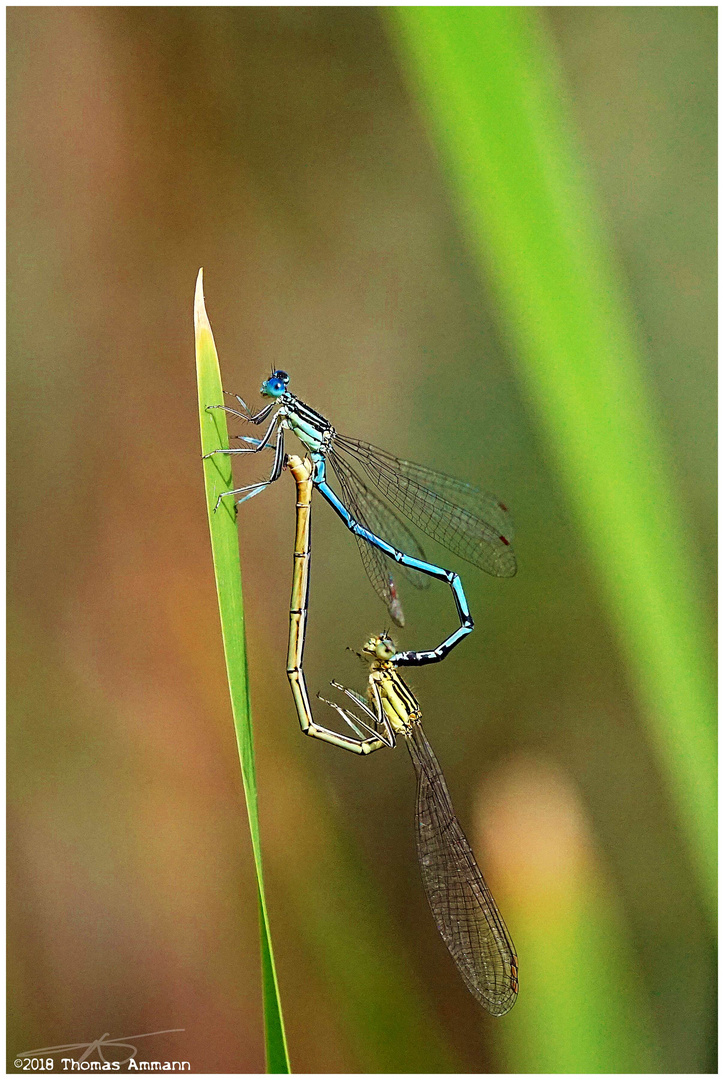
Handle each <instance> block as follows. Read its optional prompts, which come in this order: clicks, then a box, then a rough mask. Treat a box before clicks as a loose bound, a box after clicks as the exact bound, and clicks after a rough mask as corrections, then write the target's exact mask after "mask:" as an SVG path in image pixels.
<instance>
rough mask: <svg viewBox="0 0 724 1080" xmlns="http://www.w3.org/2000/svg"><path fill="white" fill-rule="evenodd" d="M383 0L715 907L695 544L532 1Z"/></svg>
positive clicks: (708, 702)
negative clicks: (402, 2) (416, 2)
mask: <svg viewBox="0 0 724 1080" xmlns="http://www.w3.org/2000/svg"><path fill="white" fill-rule="evenodd" d="M386 10H387V11H388V12H389V14H390V17H391V18H390V22H391V25H392V28H393V30H394V36H395V38H396V41H397V42H398V45H399V48H400V52H401V56H402V58H403V62H404V65H405V67H406V68H407V69H408V71H409V74H410V76H411V79H412V82H413V83H414V86H415V88H416V89H417V90H418V91H419V92H420V95H421V98H422V101H423V103H424V105H425V107H426V109H427V111H428V113H429V117H430V120H431V124H432V129H433V132H434V134H435V136H436V140H437V144H438V146H439V149H440V151H441V154H442V159H443V162H444V164H445V165H446V166H447V168H448V173H449V178H450V182H451V184H452V187H453V190H454V193H455V195H456V196H457V200H458V206H459V210H460V214H461V217H462V219H463V222H464V227H465V236H466V237H467V239H468V242H469V244H470V246H471V250H472V253H473V255H474V257H475V258H476V259H477V261H478V264H479V267H480V269H481V272H484V273H485V274H486V276H487V277H488V278H489V280H490V281H491V282H492V283H493V285H494V287H495V289H496V291H497V296H498V300H499V303H500V307H501V310H502V313H503V316H504V320H505V326H504V331H505V333H506V335H507V336H508V338H509V340H510V341H511V343H512V344H513V346H514V348H513V350H512V351H513V353H514V355H515V356H516V359H517V362H518V365H519V369H520V373H521V376H522V378H523V381H524V383H525V385H526V387H527V390H528V393H529V396H530V400H531V402H532V405H533V407H534V409H535V410H536V413H537V414H538V416H539V418H540V420H541V423H542V425H543V428H544V430H545V433H546V436H547V438H548V441H549V444H550V447H551V451H552V453H553V455H554V458H555V460H556V462H557V465H558V468H559V470H560V475H561V477H562V480H563V483H564V485H565V488H566V491H567V494H568V498H569V501H570V504H571V506H572V507H573V508H574V509H575V511H576V513H577V515H578V520H579V523H580V526H581V528H582V530H583V532H584V535H585V537H586V539H587V542H588V545H589V548H590V550H591V553H592V556H593V560H594V563H595V566H596V569H597V571H598V574H599V579H600V583H601V586H602V589H603V593H604V596H605V600H606V602H607V604H608V610H609V613H610V616H611V619H612V621H613V623H614V625H615V628H616V631H617V633H618V638H619V641H620V645H621V649H622V652H623V655H624V656H625V658H626V660H627V663H628V669H629V672H630V676H631V679H632V681H633V683H634V685H635V687H636V689H637V691H638V694H639V698H640V702H641V706H642V711H643V714H644V715H645V717H646V718H647V721H648V724H649V730H650V734H651V737H652V741H653V743H654V745H655V747H656V750H657V752H658V755H659V759H660V761H661V763H662V767H663V769H664V770H665V774H666V776H667V777H668V779H669V782H670V786H671V790H672V792H673V795H674V798H675V800H676V805H677V807H678V811H679V815H680V819H681V822H682V824H683V827H684V829H685V832H686V835H687V836H688V839H689V842H690V846H691V852H692V856H693V864H694V866H695V867H696V870H697V873H698V874H699V881H700V885H701V889H702V895H703V897H704V900H705V903H706V905H707V907H708V909H709V912H710V913H711V914H712V915H713V914H714V912H715V911H716V886H717V861H716V860H717V848H716V734H715V716H716V712H715V684H714V667H713V655H712V652H713V650H712V640H711V637H710V633H709V628H708V626H707V620H706V614H705V613H706V608H705V604H704V600H703V596H702V589H701V585H700V581H699V577H698V566H697V559H696V556H695V548H696V538H695V536H694V535H692V530H691V528H690V527H689V526H688V524H687V519H686V516H685V513H684V511H683V509H682V507H681V505H680V504H679V499H678V497H677V494H676V484H675V480H674V477H673V476H672V470H671V468H670V466H669V460H668V459H669V458H670V454H669V452H668V451H667V448H666V447H665V445H664V442H663V439H662V435H661V432H660V429H659V423H658V419H657V416H656V409H655V406H654V403H653V401H652V396H653V395H652V392H651V390H650V388H649V387H648V385H647V383H646V379H645V376H644V371H643V364H642V357H641V351H640V343H639V339H638V333H637V330H636V326H635V318H634V315H633V313H632V311H631V310H630V307H629V302H628V300H627V296H626V291H625V288H624V286H623V285H622V283H621V281H620V279H619V277H618V274H617V272H616V269H615V265H614V260H613V259H612V256H611V252H610V250H609V244H608V242H607V240H606V238H605V235H604V232H603V229H602V227H601V223H600V220H599V215H598V212H597V209H596V200H595V198H594V197H593V193H592V188H591V185H590V183H589V182H588V180H587V178H586V176H585V175H584V170H583V168H582V165H581V160H580V154H579V151H578V148H577V146H576V142H575V138H574V137H573V135H572V131H571V124H570V120H569V116H568V109H567V105H566V95H565V91H564V89H563V87H562V84H561V80H560V73H559V71H558V69H557V66H556V60H555V56H554V52H553V49H552V48H551V46H550V43H549V42H548V40H547V38H546V33H545V30H544V27H543V24H542V20H541V17H540V15H539V14H538V13H537V12H536V10H535V9H533V8H525V7H399V8H389V9H386ZM523 570H524V568H523Z"/></svg>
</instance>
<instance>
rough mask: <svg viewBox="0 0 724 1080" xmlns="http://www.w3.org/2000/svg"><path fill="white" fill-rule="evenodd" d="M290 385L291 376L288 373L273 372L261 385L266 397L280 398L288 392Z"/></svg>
mask: <svg viewBox="0 0 724 1080" xmlns="http://www.w3.org/2000/svg"><path fill="white" fill-rule="evenodd" d="M288 385H289V376H288V375H287V373H286V371H281V370H279V371H272V373H271V375H270V376H269V378H268V379H265V380H264V382H263V383H262V384H261V393H262V395H263V396H264V397H270V398H278V397H281V396H282V394H284V393H285V392H286V389H287V386H288Z"/></svg>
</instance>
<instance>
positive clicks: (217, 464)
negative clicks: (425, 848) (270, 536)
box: [194, 270, 291, 1073]
mask: <svg viewBox="0 0 724 1080" xmlns="http://www.w3.org/2000/svg"><path fill="white" fill-rule="evenodd" d="M194 330H195V339H196V372H197V379H198V390H199V419H200V423H201V447H202V453H204V454H208V453H209V451H211V450H216V449H218V448H220V447H221V448H223V449H227V448H228V446H229V436H228V431H227V427H226V414H225V413H224V412H222V411H221V410H220V409H214V410H213V411H212V412H208V411H207V406H209V405H222V404H223V403H224V397H223V392H222V388H221V373H220V371H219V359H218V356H217V353H216V346H215V344H214V336H213V334H212V332H211V325H210V323H209V319H208V316H207V314H206V308H205V306H204V294H203V272H202V271H201V270H199V276H198V278H197V280H196V296H195V300H194ZM203 465H204V480H205V484H206V501H207V509H208V513H209V529H210V532H211V550H212V553H213V559H214V573H215V575H216V590H217V593H218V597H219V614H220V616H221V633H222V637H223V641H224V654H225V657H226V671H227V675H228V679H229V694H230V696H231V708H232V712H233V715H234V728H235V730H236V742H237V746H238V749H239V760H240V762H241V776H242V780H243V783H244V796H245V798H246V809H247V813H248V815H249V830H250V832H251V846H252V850H253V853H254V866H255V869H256V882H257V893H258V897H259V923H260V938H261V975H262V995H263V1005H264V1033H265V1046H266V1063H267V1072H270V1073H289V1072H291V1069H290V1065H289V1053H288V1050H287V1042H286V1036H285V1033H284V1018H283V1016H282V1006H281V1000H280V997H279V984H278V981H277V976H276V969H275V966H274V953H273V950H272V942H271V933H270V929H269V914H268V912H267V906H266V897H265V894H264V878H263V875H262V862H261V841H260V834H259V811H258V806H257V787H256V771H255V768H254V743H253V737H252V730H251V706H250V701H249V679H248V672H247V663H246V630H245V625H244V601H243V597H242V591H241V565H240V562H239V537H238V533H237V528H236V508H235V506H234V503H233V502H230V501H229V500H226V501H225V502H224V503H223V504H222V505H221V506H220V507H219V509H218V511H217V512H216V513H214V506H215V505H216V500H217V498H218V496H219V494H220V492H222V491H229V490H230V489H231V488H232V487H233V483H232V475H231V458H230V457H229V456H227V455H225V454H216V455H215V456H214V457H212V458H208V459H207V460H205V461H204V463H203Z"/></svg>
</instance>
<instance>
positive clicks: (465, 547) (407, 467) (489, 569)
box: [334, 434, 517, 577]
mask: <svg viewBox="0 0 724 1080" xmlns="http://www.w3.org/2000/svg"><path fill="white" fill-rule="evenodd" d="M334 446H335V448H336V449H337V450H339V451H340V452H342V453H344V454H347V455H349V457H351V458H353V459H355V460H356V461H359V462H360V464H361V466H362V468H363V469H364V471H365V472H366V474H367V476H368V477H369V478H370V480H371V481H372V482H373V483H374V484H375V485H376V486H377V487H378V488H379V490H380V491H381V492H382V494H383V495H385V496H386V498H388V499H389V501H390V502H391V503H392V504H393V506H395V507H396V508H397V509H398V510H399V511H400V512H401V513H402V514H404V515H405V517H407V518H409V520H410V521H412V522H413V523H414V524H415V525H417V527H418V528H419V529H420V530H421V531H422V532H424V533H425V534H426V535H427V536H431V537H432V538H433V540H437V541H438V543H440V544H442V545H443V547H446V548H448V549H449V550H450V551H453V552H455V554H456V555H459V556H460V557H461V558H462V559H466V560H467V562H471V563H473V565H474V566H478V567H479V568H480V569H481V570H485V571H486V573H488V574H492V575H493V576H494V577H513V575H514V574H515V572H516V569H517V566H516V562H515V555H514V553H513V548H512V547H511V540H512V528H511V524H510V518H509V514H508V509H507V507H506V506H505V504H504V503H502V502H500V500H499V499H497V498H496V497H495V496H494V495H490V494H488V493H486V492H483V491H479V490H478V489H477V488H474V487H472V485H471V484H466V483H465V482H464V481H462V480H456V479H455V477H453V476H447V475H446V474H445V473H440V472H436V471H435V470H434V469H428V468H426V467H425V466H424V465H416V464H415V463H414V462H412V461H401V460H400V459H399V458H396V457H395V456H394V455H393V454H390V453H388V452H387V451H386V450H380V449H379V447H377V446H372V445H371V443H366V442H361V441H360V440H359V439H350V438H348V436H346V435H339V434H337V435H335V437H334Z"/></svg>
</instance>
